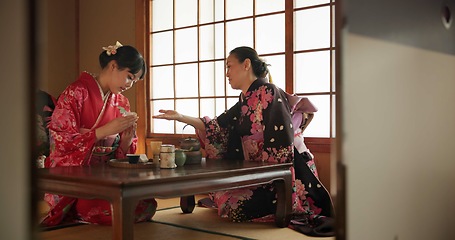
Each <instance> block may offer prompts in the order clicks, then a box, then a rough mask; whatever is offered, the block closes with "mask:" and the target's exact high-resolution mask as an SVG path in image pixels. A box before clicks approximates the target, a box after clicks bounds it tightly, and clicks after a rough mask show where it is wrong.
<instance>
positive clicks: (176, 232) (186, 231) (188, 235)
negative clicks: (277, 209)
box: [38, 196, 335, 240]
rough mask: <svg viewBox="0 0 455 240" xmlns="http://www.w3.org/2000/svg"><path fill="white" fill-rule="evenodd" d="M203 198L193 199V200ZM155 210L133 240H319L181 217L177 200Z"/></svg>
mask: <svg viewBox="0 0 455 240" xmlns="http://www.w3.org/2000/svg"><path fill="white" fill-rule="evenodd" d="M201 197H204V196H197V197H196V200H197V199H199V198H201ZM157 201H158V209H157V212H156V214H155V216H154V217H153V221H152V222H146V223H138V224H135V225H134V239H135V240H146V239H147V240H150V239H159V240H161V239H162V240H168V239H169V240H170V239H172V240H174V239H177V240H178V239H185V240H187V239H188V240H191V239H194V240H203V239H216V240H225V239H226V240H227V239H264V240H267V239H270V240H274V239H286V240H291V239H301V240H310V239H321V240H322V239H323V240H335V238H334V237H332V238H330V237H329V238H314V237H308V236H305V235H303V234H301V233H298V232H296V231H294V230H292V229H289V228H278V227H276V226H275V224H274V223H233V222H230V221H228V220H227V219H223V218H220V217H219V216H218V215H217V212H216V210H214V209H208V208H203V207H196V208H195V209H194V211H193V213H190V214H183V213H182V211H181V210H180V207H179V199H178V198H175V199H157ZM111 231H112V229H111V227H110V226H97V225H78V226H71V227H65V228H61V229H55V230H50V231H42V232H39V233H38V237H39V239H42V240H61V239H65V240H80V239H83V240H110V239H112V232H111Z"/></svg>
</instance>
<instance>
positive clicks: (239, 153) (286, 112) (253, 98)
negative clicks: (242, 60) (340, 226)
mask: <svg viewBox="0 0 455 240" xmlns="http://www.w3.org/2000/svg"><path fill="white" fill-rule="evenodd" d="M202 121H203V122H204V124H205V126H206V128H205V132H197V134H198V137H199V139H200V140H201V141H202V144H201V145H202V146H204V149H205V151H206V154H207V158H208V159H220V158H223V159H232V160H239V159H244V160H245V161H262V162H275V163H284V162H294V161H296V159H297V161H298V162H299V164H298V165H297V164H295V162H294V166H292V167H291V173H292V179H293V180H292V186H293V193H292V199H293V215H294V216H306V218H308V219H312V218H314V217H316V216H317V214H320V213H322V208H321V207H319V206H318V205H316V204H314V203H315V202H314V200H313V196H312V195H311V194H309V192H313V190H314V189H315V188H312V189H311V191H309V190H308V186H306V185H305V184H308V183H309V182H311V181H317V182H318V183H320V182H319V181H318V179H317V177H315V175H314V174H313V173H312V171H311V170H310V168H314V167H315V165H314V162H312V160H311V159H306V158H305V159H303V158H304V157H303V156H302V155H301V154H299V153H298V152H297V151H296V154H297V155H296V156H294V129H293V126H292V122H291V112H290V106H289V103H288V101H287V98H286V94H285V93H284V91H282V90H281V89H279V88H277V87H276V86H275V85H273V84H270V83H267V82H266V81H265V80H264V79H258V80H256V81H255V82H253V84H252V85H251V86H250V88H249V89H248V91H247V92H246V94H245V95H241V96H240V97H239V101H238V102H237V103H236V104H235V105H234V106H233V107H231V108H230V109H229V110H227V111H226V112H224V113H223V114H221V115H220V116H218V117H216V118H214V119H210V118H209V117H204V118H202ZM294 157H296V158H295V159H294ZM297 157H298V158H297ZM307 163H309V165H307ZM311 163H313V164H311ZM296 167H297V168H298V173H299V174H298V176H297V174H296V169H295V168H296ZM314 171H315V172H316V170H315V168H314ZM302 175H309V177H310V178H311V181H309V180H308V183H306V182H304V180H303V179H305V181H307V180H306V177H302ZM314 185H317V184H314ZM315 187H316V186H315ZM210 198H211V199H212V201H213V202H214V205H215V206H216V207H217V208H218V214H219V215H220V216H222V217H227V218H230V219H231V220H232V221H235V222H241V221H273V220H274V218H273V216H274V213H275V210H276V195H275V192H274V189H273V185H272V184H266V185H263V186H258V187H248V188H241V189H236V190H227V191H220V192H215V193H211V194H210ZM324 199H325V196H324ZM323 208H324V209H325V208H330V206H326V205H324V207H323ZM330 210H331V209H328V210H326V211H325V212H324V213H328V212H330Z"/></svg>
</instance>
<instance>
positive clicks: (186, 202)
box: [180, 195, 196, 213]
mask: <svg viewBox="0 0 455 240" xmlns="http://www.w3.org/2000/svg"><path fill="white" fill-rule="evenodd" d="M194 206H196V201H195V200H194V195H191V196H184V197H180V209H182V212H183V213H192V212H193V210H194Z"/></svg>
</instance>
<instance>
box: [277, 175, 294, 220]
mask: <svg viewBox="0 0 455 240" xmlns="http://www.w3.org/2000/svg"><path fill="white" fill-rule="evenodd" d="M274 184H275V189H276V193H277V198H278V199H277V206H276V219H275V221H276V222H275V223H276V225H277V226H278V227H287V226H288V225H289V222H290V221H291V213H292V176H291V173H290V172H289V174H287V175H286V176H285V177H284V178H283V180H277V181H274Z"/></svg>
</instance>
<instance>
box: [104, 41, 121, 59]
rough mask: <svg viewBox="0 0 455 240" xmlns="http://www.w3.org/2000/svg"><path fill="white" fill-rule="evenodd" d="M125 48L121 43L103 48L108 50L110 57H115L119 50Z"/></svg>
mask: <svg viewBox="0 0 455 240" xmlns="http://www.w3.org/2000/svg"><path fill="white" fill-rule="evenodd" d="M121 46H123V45H122V44H121V43H120V42H119V41H117V42H116V43H115V45H114V46H107V47H103V50H106V54H107V55H108V56H111V55H115V54H116V53H117V48H119V47H121Z"/></svg>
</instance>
